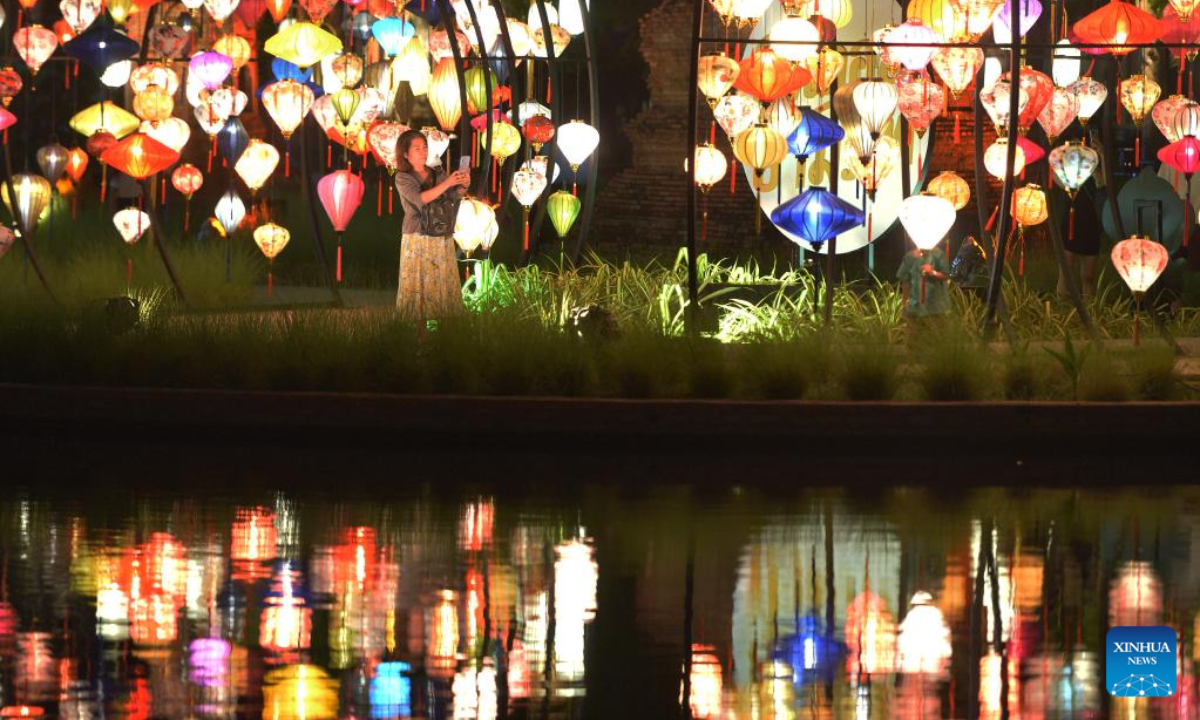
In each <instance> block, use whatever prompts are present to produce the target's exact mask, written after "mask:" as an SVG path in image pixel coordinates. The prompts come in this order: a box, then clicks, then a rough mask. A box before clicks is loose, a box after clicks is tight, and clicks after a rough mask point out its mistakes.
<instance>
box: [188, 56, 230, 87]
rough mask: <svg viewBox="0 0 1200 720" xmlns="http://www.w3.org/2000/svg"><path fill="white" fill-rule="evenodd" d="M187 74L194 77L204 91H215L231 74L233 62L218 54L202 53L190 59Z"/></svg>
mask: <svg viewBox="0 0 1200 720" xmlns="http://www.w3.org/2000/svg"><path fill="white" fill-rule="evenodd" d="M188 72H189V73H191V74H192V75H195V76H196V79H197V80H199V81H200V83H201V84H202V85H204V88H205V89H206V90H216V89H217V88H219V87H221V83H223V82H225V78H227V77H229V73H231V72H233V60H230V59H229V58H228V57H226V56H224V55H222V54H221V53H219V52H213V51H212V50H209V51H208V52H202V53H200V54H198V55H195V56H194V57H192V60H191V62H189V63H188Z"/></svg>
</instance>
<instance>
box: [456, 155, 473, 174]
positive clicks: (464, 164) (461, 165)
mask: <svg viewBox="0 0 1200 720" xmlns="http://www.w3.org/2000/svg"><path fill="white" fill-rule="evenodd" d="M458 169H459V170H460V171H462V172H468V171H470V169H471V156H470V155H463V156H462V157H460V158H459V159H458Z"/></svg>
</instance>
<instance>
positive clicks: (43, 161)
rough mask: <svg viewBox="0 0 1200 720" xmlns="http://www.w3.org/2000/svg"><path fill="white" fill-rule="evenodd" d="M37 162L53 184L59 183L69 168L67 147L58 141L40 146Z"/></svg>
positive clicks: (43, 173)
mask: <svg viewBox="0 0 1200 720" xmlns="http://www.w3.org/2000/svg"><path fill="white" fill-rule="evenodd" d="M37 164H38V167H39V168H41V169H42V175H44V176H45V177H46V179H47V180H49V181H50V183H51V184H54V183H57V182H58V179H59V178H61V177H62V176H63V173H64V172H66V170H67V149H66V148H65V147H63V146H62V145H59V144H58V143H51V144H49V145H46V146H45V147H42V148H39V149H38V151H37Z"/></svg>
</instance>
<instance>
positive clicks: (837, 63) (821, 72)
mask: <svg viewBox="0 0 1200 720" xmlns="http://www.w3.org/2000/svg"><path fill="white" fill-rule="evenodd" d="M845 63H846V59H845V58H844V57H843V56H842V54H841V53H840V52H838V51H837V50H834V49H833V48H831V47H829V46H828V45H826V46H824V47H822V48H821V49H820V50H818V51H817V53H816V54H815V55H811V56H809V57H808V58H806V59H805V60H804V67H805V68H807V69H808V72H809V73H811V74H812V77H813V85H814V86H815V87H816V88H817V92H819V93H822V94H824V93H827V92H829V88H831V87H833V81H834V80H836V79H837V76H838V73H840V72H841V71H842V66H843V65H845Z"/></svg>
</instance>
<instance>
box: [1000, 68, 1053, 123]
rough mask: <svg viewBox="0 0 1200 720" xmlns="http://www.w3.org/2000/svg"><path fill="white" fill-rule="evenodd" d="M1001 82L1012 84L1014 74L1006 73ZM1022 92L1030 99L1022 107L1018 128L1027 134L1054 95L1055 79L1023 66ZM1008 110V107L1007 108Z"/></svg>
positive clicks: (1001, 77)
mask: <svg viewBox="0 0 1200 720" xmlns="http://www.w3.org/2000/svg"><path fill="white" fill-rule="evenodd" d="M1000 82H1001V83H1004V84H1006V85H1008V86H1009V87H1010V88H1011V86H1012V75H1011V74H1010V73H1004V74H1003V75H1001V76H1000ZM1020 82H1021V92H1022V94H1023V95H1025V96H1027V97H1028V98H1029V101H1028V102H1027V103H1025V104H1024V105H1023V106H1022V107H1021V112H1020V114H1019V115H1018V116H1017V129H1018V130H1020V132H1021V134H1022V135H1023V134H1025V132H1026V131H1027V130H1029V128H1031V127H1033V123H1034V121H1035V120H1037V117H1038V115H1039V114H1040V113H1041V112H1042V109H1043V108H1045V107H1046V105H1047V104H1048V103H1049V102H1050V100H1051V98H1053V97H1054V81H1053V80H1051V79H1050V76H1049V75H1046V74H1045V73H1042V72H1038V71H1037V70H1034V69H1033V68H1029V67H1023V68H1021V81H1020ZM1006 111H1007V108H1006Z"/></svg>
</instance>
